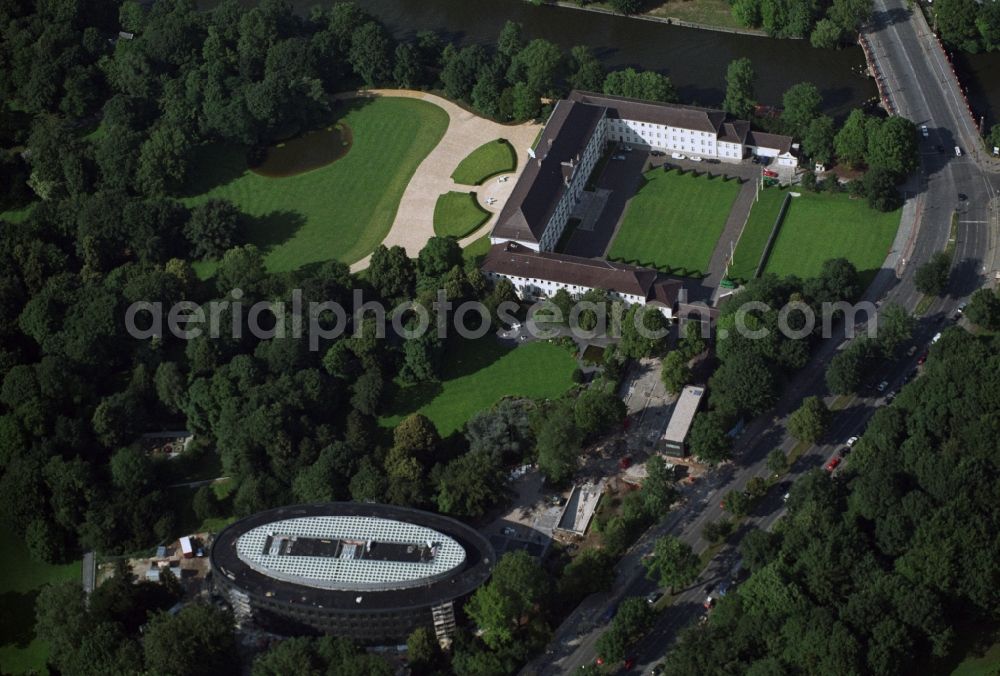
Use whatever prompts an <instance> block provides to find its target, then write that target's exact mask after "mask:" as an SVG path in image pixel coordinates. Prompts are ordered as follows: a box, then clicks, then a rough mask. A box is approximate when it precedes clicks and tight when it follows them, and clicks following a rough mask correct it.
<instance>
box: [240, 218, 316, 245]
mask: <svg viewBox="0 0 1000 676" xmlns="http://www.w3.org/2000/svg"><path fill="white" fill-rule="evenodd" d="M305 224H306V218H305V216H303V215H302V214H300V213H299V212H297V211H289V210H287V209H285V210H280V211H272V212H270V213H267V214H264V215H263V216H251V217H248V218H247V222H246V239H247V241H248V242H251V243H253V244H256V245H257V246H258V247H260V248H261V249H262V250H264V251H267V250H268V249H272V248H274V247H276V246H278V245H279V244H284V243H285V242H287V241H288V240H290V239H292V238H293V237H295V233H297V232H298V231H299V229H300V228H301V227H302V226H304V225H305Z"/></svg>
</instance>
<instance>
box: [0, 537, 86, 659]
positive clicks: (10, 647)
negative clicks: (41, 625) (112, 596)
mask: <svg viewBox="0 0 1000 676" xmlns="http://www.w3.org/2000/svg"><path fill="white" fill-rule="evenodd" d="M0 539H2V541H3V543H4V547H3V551H2V552H0V607H2V608H3V612H2V613H0V618H2V619H0V667H2V671H3V673H5V674H7V673H10V674H19V673H27V672H31V671H35V672H37V673H45V660H46V659H47V658H48V654H49V650H48V646H47V645H46V644H45V643H44V642H42V641H40V640H38V639H37V638H35V598H36V597H37V596H38V592H39V591H40V590H41V588H42V587H43V586H44V585H46V584H48V583H50V582H62V581H64V580H72V581H74V582H77V583H79V582H80V581H81V570H80V562H79V561H77V562H75V563H70V564H66V565H64V566H50V565H47V564H44V563H37V562H35V561H34V560H32V558H31V556H30V555H29V554H28V548H27V547H26V546H25V544H24V543H23V542H22V540H21V538H19V537H17V535H15V534H14V533H13V532H11V531H10V530H8V529H7V528H6V527H3V528H0Z"/></svg>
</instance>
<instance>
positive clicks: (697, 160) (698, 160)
mask: <svg viewBox="0 0 1000 676" xmlns="http://www.w3.org/2000/svg"><path fill="white" fill-rule="evenodd" d="M688 159H689V160H691V161H692V162H701V158H700V157H697V156H695V155H692V156H691V157H689V158H688Z"/></svg>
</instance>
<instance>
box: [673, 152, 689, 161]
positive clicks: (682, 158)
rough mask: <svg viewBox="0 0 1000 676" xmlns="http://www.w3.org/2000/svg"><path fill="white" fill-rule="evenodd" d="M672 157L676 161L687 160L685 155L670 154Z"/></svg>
mask: <svg viewBox="0 0 1000 676" xmlns="http://www.w3.org/2000/svg"><path fill="white" fill-rule="evenodd" d="M670 157H672V158H674V159H675V160H685V159H687V158H686V157H684V155H682V154H680V153H670Z"/></svg>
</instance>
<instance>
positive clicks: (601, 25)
mask: <svg viewBox="0 0 1000 676" xmlns="http://www.w3.org/2000/svg"><path fill="white" fill-rule="evenodd" d="M244 1H245V2H247V3H248V4H250V3H252V2H253V0H244ZM326 2H329V0H326ZM355 2H356V3H357V4H358V5H360V6H361V7H363V8H365V9H366V10H367V11H368V12H370V13H371V14H373V15H374V16H375V17H377V18H378V19H379V20H380V21H381V22H382V23H383V24H385V26H386V28H388V30H389V31H390V32H391V33H392V34H393V36H394V37H395V38H397V39H410V38H412V37H413V36H414V35H415V34H416V33H418V32H420V31H423V30H434V31H437V32H438V33H440V34H441V35H443V36H444V37H445V38H447V39H449V40H453V41H456V42H458V43H460V44H482V45H492V44H493V43H494V42H495V41H496V37H497V35H498V34H499V32H500V28H501V26H503V23H504V22H505V21H506V20H508V19H510V20H512V21H517V22H519V23H520V24H521V25H522V26H524V31H525V34H526V35H527V37H528V38H545V39H547V40H551V41H552V42H554V43H556V44H558V45H560V46H561V47H562V48H563V49H566V50H568V49H569V48H570V47H573V46H574V45H587V46H588V47H590V48H591V49H592V50H594V52H595V53H596V55H597V56H598V58H600V59H601V61H602V62H603V63H604V65H605V66H606V67H607V68H609V69H613V68H624V67H627V66H633V67H636V68H645V69H653V70H657V71H660V72H662V73H664V74H666V75H669V76H670V78H671V80H673V82H674V85H675V86H676V87H677V89H678V92H679V94H680V98H681V100H682V101H683V102H685V103H697V104H702V105H706V106H718V105H719V104H720V103H721V102H722V99H723V96H724V94H725V92H724V88H725V75H726V66H727V65H728V64H729V62H730V61H732V60H733V59H737V58H740V57H743V56H746V57H749V58H750V59H751V61H752V62H753V65H754V68H755V69H756V71H757V92H756V93H757V99H758V101H759V102H760V103H763V104H767V105H780V103H781V95H782V93H783V92H784V91H785V90H786V89H788V87H790V86H791V85H793V84H796V83H797V82H812V83H814V84H816V86H818V87H819V88H820V91H821V92H822V94H823V110H824V112H826V113H828V114H830V115H833V116H835V117H843V116H845V115H846V114H847V113H848V112H849V111H850V110H851V109H852V108H855V107H859V106H862V105H864V104H865V103H866V102H869V101H872V100H873V99H874V98H875V97H876V96H877V92H876V90H875V85H874V82H873V81H872V80H871V79H870V78H868V77H866V76H863V75H862V74H861V73H862V71H863V69H864V66H865V60H864V55H863V54H862V53H861V49H860V48H859V47H856V46H851V47H848V48H845V49H840V50H826V49H813V48H812V47H810V46H809V43H808V42H807V41H805V40H776V39H771V38H764V37H755V36H747V35H736V34H732V33H723V32H717V31H708V30H699V29H695V28H681V27H679V26H671V25H668V24H665V23H661V22H654V21H643V20H640V19H635V18H627V17H623V16H608V15H604V14H597V13H595V12H586V11H580V10H576V9H572V8H562V7H555V6H551V5H542V6H536V5H533V4H531V3H529V2H525V1H524V0H355ZM291 3H292V5H293V6H294V7H295V8H296V10H297V11H299V12H302V13H307V12H308V10H309V8H310V7H312V6H313V5H315V4H316V0H291ZM206 4H211V2H209V3H206ZM321 4H323V3H321ZM956 65H957V66H958V71H959V75H960V77H961V78H962V81H963V83H964V85H965V87H966V89H967V90H968V97H969V101H970V103H971V106H972V109H973V112H974V113H975V115H976V116H977V119H978V118H979V116H985V118H986V123H987V126H989V125H990V124H992V123H996V122H1000V77H997V76H996V73H998V72H1000V52H993V53H991V54H961V55H959V56H958V58H957V59H956Z"/></svg>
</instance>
